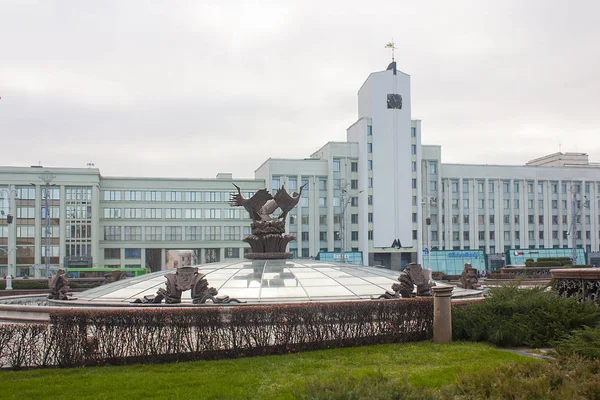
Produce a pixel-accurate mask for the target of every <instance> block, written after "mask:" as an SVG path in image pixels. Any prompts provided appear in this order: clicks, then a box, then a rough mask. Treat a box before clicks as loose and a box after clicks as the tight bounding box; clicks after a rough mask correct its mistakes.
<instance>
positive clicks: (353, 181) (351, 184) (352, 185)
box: [350, 179, 358, 189]
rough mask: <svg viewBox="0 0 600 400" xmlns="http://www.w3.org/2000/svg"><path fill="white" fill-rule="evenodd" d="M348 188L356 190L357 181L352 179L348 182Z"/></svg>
mask: <svg viewBox="0 0 600 400" xmlns="http://www.w3.org/2000/svg"><path fill="white" fill-rule="evenodd" d="M350 188H351V189H358V179H352V180H351V181H350Z"/></svg>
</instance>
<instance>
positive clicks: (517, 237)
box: [515, 231, 521, 240]
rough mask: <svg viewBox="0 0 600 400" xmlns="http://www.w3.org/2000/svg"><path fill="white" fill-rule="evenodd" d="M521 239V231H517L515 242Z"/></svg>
mask: <svg viewBox="0 0 600 400" xmlns="http://www.w3.org/2000/svg"><path fill="white" fill-rule="evenodd" d="M519 239H521V231H515V240H519Z"/></svg>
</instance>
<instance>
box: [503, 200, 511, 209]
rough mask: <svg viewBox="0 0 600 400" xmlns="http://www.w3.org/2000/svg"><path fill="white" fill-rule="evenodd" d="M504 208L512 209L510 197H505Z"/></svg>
mask: <svg viewBox="0 0 600 400" xmlns="http://www.w3.org/2000/svg"><path fill="white" fill-rule="evenodd" d="M504 209H505V210H508V209H510V200H509V199H504Z"/></svg>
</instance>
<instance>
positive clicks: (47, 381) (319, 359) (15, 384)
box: [0, 342, 541, 400]
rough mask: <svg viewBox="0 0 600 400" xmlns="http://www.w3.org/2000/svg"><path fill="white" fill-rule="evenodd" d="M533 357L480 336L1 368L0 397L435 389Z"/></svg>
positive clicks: (266, 395) (288, 395)
mask: <svg viewBox="0 0 600 400" xmlns="http://www.w3.org/2000/svg"><path fill="white" fill-rule="evenodd" d="M539 362H541V361H538V360H533V359H529V358H526V357H523V356H520V355H517V354H513V353H510V352H506V351H501V350H497V349H495V348H493V347H491V346H489V345H487V344H482V343H449V344H445V345H434V344H433V343H431V342H420V343H407V344H390V345H377V346H367V347H358V348H346V349H334V350H323V351H314V352H307V353H301V354H290V355H283V356H269V357H255V358H246V359H235V360H219V361H198V362H187V363H180V364H164V365H134V366H121V367H95V368H71V369H50V370H32V371H15V372H9V371H6V372H0V387H1V388H2V391H0V398H8V399H10V398H14V399H23V398H52V399H62V398H69V399H71V398H79V399H113V398H132V399H133V398H144V399H161V400H162V399H170V398H206V399H246V398H251V399H255V398H260V399H294V398H298V397H302V396H304V394H306V391H307V387H308V388H309V391H310V385H311V383H315V382H319V385H325V386H327V385H329V384H331V385H333V386H335V384H336V382H339V381H340V380H343V379H348V380H354V381H356V382H361V380H364V379H367V380H371V381H375V382H381V385H383V386H382V387H385V385H386V384H387V383H386V382H387V381H393V382H407V383H408V384H410V385H411V386H412V387H415V388H426V389H431V390H437V389H440V388H441V387H443V386H445V385H451V384H454V383H455V381H456V378H457V376H458V375H459V374H460V373H462V374H473V373H475V372H480V371H488V372H489V373H492V371H493V370H494V368H496V367H499V366H501V365H506V364H511V363H518V364H529V363H539ZM380 377H381V378H380ZM313 386H314V385H313ZM348 398H353V397H348ZM355 398H360V397H355Z"/></svg>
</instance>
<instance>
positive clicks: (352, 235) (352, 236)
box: [351, 231, 358, 240]
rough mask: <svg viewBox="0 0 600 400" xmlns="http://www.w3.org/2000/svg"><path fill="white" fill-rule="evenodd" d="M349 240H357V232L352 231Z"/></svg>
mask: <svg viewBox="0 0 600 400" xmlns="http://www.w3.org/2000/svg"><path fill="white" fill-rule="evenodd" d="M351 239H352V240H358V231H352V234H351Z"/></svg>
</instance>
